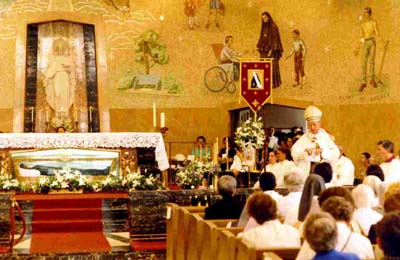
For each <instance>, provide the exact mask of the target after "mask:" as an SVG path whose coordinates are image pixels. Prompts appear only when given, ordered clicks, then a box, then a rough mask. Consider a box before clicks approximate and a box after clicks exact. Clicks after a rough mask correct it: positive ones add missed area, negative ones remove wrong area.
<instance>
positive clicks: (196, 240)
mask: <svg viewBox="0 0 400 260" xmlns="http://www.w3.org/2000/svg"><path fill="white" fill-rule="evenodd" d="M188 216H189V234H190V240H189V242H188V255H187V259H200V256H201V250H202V249H203V225H201V224H200V221H202V220H203V219H202V218H201V217H200V216H199V215H198V214H189V215H188Z"/></svg>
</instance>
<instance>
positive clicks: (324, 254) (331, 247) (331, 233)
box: [304, 212, 360, 260]
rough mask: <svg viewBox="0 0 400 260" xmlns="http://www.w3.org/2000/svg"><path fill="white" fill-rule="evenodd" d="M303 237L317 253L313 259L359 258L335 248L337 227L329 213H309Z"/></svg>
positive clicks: (341, 259)
mask: <svg viewBox="0 0 400 260" xmlns="http://www.w3.org/2000/svg"><path fill="white" fill-rule="evenodd" d="M304 237H305V239H306V240H307V242H308V243H309V245H310V247H311V248H312V249H313V250H314V251H315V252H316V253H317V254H316V256H315V257H314V260H322V259H339V260H356V259H360V258H359V257H358V256H357V255H355V254H353V253H343V252H340V251H338V250H336V249H335V247H336V244H337V241H338V228H337V226H336V221H335V219H334V218H333V217H332V216H331V215H330V214H329V213H326V212H318V213H314V214H311V215H309V216H308V217H307V218H306V221H305V223H304Z"/></svg>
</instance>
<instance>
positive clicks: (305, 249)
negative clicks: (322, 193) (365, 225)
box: [296, 196, 374, 260]
mask: <svg viewBox="0 0 400 260" xmlns="http://www.w3.org/2000/svg"><path fill="white" fill-rule="evenodd" d="M321 209H322V211H324V212H327V213H329V214H331V215H332V217H333V218H334V219H335V220H336V226H337V229H338V238H337V244H336V247H335V249H336V250H338V251H340V252H347V253H354V254H356V255H357V256H358V257H359V258H360V259H374V252H373V250H372V245H371V243H370V242H369V240H368V239H367V238H366V237H364V236H363V235H361V234H358V233H355V232H353V231H352V230H351V229H350V221H351V218H352V214H353V210H354V207H353V205H352V204H351V202H350V201H348V200H346V199H345V198H343V197H338V196H332V197H329V198H328V199H327V200H325V201H324V202H323V203H322V207H321ZM315 254H316V252H315V251H314V250H313V249H312V247H311V246H310V244H309V243H308V242H307V241H305V242H304V243H303V245H302V246H301V249H300V252H299V254H298V255H297V257H296V259H298V260H307V259H314V257H315ZM334 259H336V258H334Z"/></svg>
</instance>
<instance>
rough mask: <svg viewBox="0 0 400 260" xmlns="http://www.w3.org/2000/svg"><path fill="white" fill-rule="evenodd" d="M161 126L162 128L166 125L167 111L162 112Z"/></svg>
mask: <svg viewBox="0 0 400 260" xmlns="http://www.w3.org/2000/svg"><path fill="white" fill-rule="evenodd" d="M160 127H161V128H163V127H165V113H164V112H162V113H161V114H160Z"/></svg>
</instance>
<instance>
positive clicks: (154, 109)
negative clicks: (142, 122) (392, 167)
mask: <svg viewBox="0 0 400 260" xmlns="http://www.w3.org/2000/svg"><path fill="white" fill-rule="evenodd" d="M153 127H157V109H156V103H153Z"/></svg>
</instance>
